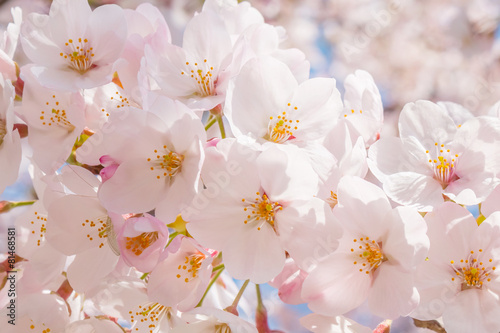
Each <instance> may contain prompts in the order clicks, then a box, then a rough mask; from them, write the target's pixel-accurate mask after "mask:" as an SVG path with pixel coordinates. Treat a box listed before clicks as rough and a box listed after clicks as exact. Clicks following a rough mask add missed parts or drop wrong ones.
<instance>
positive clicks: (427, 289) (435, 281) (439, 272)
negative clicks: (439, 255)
mask: <svg viewBox="0 0 500 333" xmlns="http://www.w3.org/2000/svg"><path fill="white" fill-rule="evenodd" d="M452 274H453V272H452V271H451V270H450V266H448V265H446V264H445V263H442V262H439V261H438V260H436V261H435V260H434V259H433V258H429V260H428V261H424V262H423V263H422V264H420V265H419V266H418V267H417V271H416V274H415V275H414V278H415V286H416V287H417V290H418V292H419V295H420V303H419V305H418V307H417V308H416V309H415V310H414V311H413V312H412V313H411V314H410V316H411V317H413V318H417V319H420V320H433V319H437V318H439V317H441V316H442V315H443V311H444V310H445V309H446V306H447V305H448V304H450V303H453V302H454V300H455V295H456V294H457V292H459V291H460V289H461V286H460V285H459V283H458V282H453V281H452V280H451V278H452Z"/></svg>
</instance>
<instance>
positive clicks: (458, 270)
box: [450, 249, 496, 290]
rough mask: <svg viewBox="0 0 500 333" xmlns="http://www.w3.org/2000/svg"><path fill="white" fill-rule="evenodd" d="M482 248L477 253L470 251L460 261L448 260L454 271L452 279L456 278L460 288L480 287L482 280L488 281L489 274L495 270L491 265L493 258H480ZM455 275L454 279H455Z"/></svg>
mask: <svg viewBox="0 0 500 333" xmlns="http://www.w3.org/2000/svg"><path fill="white" fill-rule="evenodd" d="M482 252H483V250H482V249H479V254H478V255H474V251H470V255H469V256H468V257H467V259H461V260H460V262H455V261H453V260H451V261H450V264H451V268H452V269H453V271H454V272H455V276H454V277H452V278H451V280H452V281H455V280H456V279H458V281H459V282H460V286H461V290H467V289H473V288H476V289H481V288H482V287H483V284H484V282H490V281H491V278H490V275H491V274H492V273H493V272H494V271H495V270H496V267H495V266H493V264H492V262H493V259H491V258H490V259H488V260H485V261H484V262H483V261H482V260H481V258H480V257H481V255H482ZM455 277H456V279H455Z"/></svg>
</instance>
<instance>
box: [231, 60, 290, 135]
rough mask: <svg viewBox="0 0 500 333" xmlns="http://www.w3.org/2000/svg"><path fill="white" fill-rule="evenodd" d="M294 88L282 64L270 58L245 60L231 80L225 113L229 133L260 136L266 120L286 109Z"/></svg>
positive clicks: (265, 126) (266, 129)
mask: <svg viewBox="0 0 500 333" xmlns="http://www.w3.org/2000/svg"><path fill="white" fill-rule="evenodd" d="M297 86H298V84H297V81H296V80H295V78H294V77H293V75H292V73H291V72H290V70H289V69H288V67H286V65H284V64H283V63H281V62H279V61H277V60H274V59H272V58H270V57H261V58H255V59H252V60H250V61H248V62H247V63H246V64H245V65H244V66H243V68H242V69H241V72H240V73H239V75H238V76H237V77H236V79H235V82H234V91H232V96H231V98H232V99H231V103H230V105H229V110H228V113H227V114H226V116H228V119H229V120H230V122H231V125H233V124H234V126H233V127H235V128H234V129H233V132H234V133H237V134H239V133H241V134H248V133H251V134H252V135H254V136H257V137H264V136H265V135H266V134H267V131H268V124H269V120H270V119H269V118H270V117H277V116H278V115H280V114H281V113H282V112H283V111H284V110H285V109H286V108H287V105H288V103H291V101H292V98H293V94H294V92H295V89H296V88H297ZM230 89H231V88H230ZM226 107H227V106H226ZM256 110H258V112H257V113H256Z"/></svg>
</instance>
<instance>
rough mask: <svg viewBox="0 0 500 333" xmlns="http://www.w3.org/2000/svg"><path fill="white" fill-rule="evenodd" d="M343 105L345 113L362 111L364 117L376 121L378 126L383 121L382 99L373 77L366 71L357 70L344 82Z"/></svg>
mask: <svg viewBox="0 0 500 333" xmlns="http://www.w3.org/2000/svg"><path fill="white" fill-rule="evenodd" d="M344 86H345V94H344V103H345V108H346V109H347V111H348V112H349V111H351V110H354V111H355V112H357V111H360V110H362V111H363V114H364V115H367V116H369V117H370V118H372V119H374V120H376V121H377V123H378V124H379V125H381V124H382V121H383V119H384V110H383V106H382V99H381V97H380V92H379V91H378V88H377V85H376V84H375V82H374V81H373V77H372V76H371V75H370V74H369V73H368V72H366V71H363V70H357V71H356V72H354V74H350V75H348V76H347V77H346V79H345V81H344Z"/></svg>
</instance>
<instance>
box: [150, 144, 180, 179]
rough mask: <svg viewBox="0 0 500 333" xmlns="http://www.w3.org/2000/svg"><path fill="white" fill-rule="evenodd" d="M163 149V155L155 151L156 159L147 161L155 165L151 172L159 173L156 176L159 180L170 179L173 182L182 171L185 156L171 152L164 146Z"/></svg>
mask: <svg viewBox="0 0 500 333" xmlns="http://www.w3.org/2000/svg"><path fill="white" fill-rule="evenodd" d="M163 149H164V151H165V153H164V154H163V155H161V153H159V152H158V150H157V149H155V150H154V153H155V158H148V159H147V161H148V162H151V163H152V164H153V166H151V171H155V172H157V173H158V174H157V176H156V178H157V179H161V178H162V177H163V178H167V177H168V180H171V179H172V178H173V177H174V176H175V175H176V174H177V173H178V172H180V171H181V167H182V161H183V160H184V156H183V155H180V154H177V153H176V152H173V151H170V150H169V149H168V148H167V146H163Z"/></svg>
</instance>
